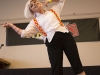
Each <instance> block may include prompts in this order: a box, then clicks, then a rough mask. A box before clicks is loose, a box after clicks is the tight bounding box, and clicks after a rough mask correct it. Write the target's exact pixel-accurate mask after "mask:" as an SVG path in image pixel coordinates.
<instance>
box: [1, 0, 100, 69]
mask: <svg viewBox="0 0 100 75" xmlns="http://www.w3.org/2000/svg"><path fill="white" fill-rule="evenodd" d="M26 1H27V0H0V11H1V12H0V24H2V23H4V22H9V21H10V22H13V23H21V22H28V21H29V20H27V19H25V18H24V15H23V11H24V10H23V9H24V5H25V3H26ZM99 3H100V0H84V1H82V0H67V1H66V4H65V6H64V9H63V11H62V13H61V18H62V19H75V18H90V17H98V18H99V17H100V9H99V7H100V5H99ZM50 6H51V5H50ZM73 13H75V14H73ZM12 39H13V38H12ZM5 42H6V33H5V29H4V28H3V27H2V26H1V25H0V44H2V43H3V44H5ZM99 45H100V42H99V41H98V42H78V43H77V46H78V49H79V53H80V58H81V61H82V63H83V65H84V66H94V65H100V58H99V57H100V46H99ZM0 58H3V59H5V60H7V61H9V62H11V66H10V67H9V68H40V67H50V64H49V60H48V55H47V50H46V47H45V45H44V44H40V45H23V46H4V47H2V49H1V50H0ZM66 66H70V64H69V62H68V60H67V58H66V56H65V55H64V67H66Z"/></svg>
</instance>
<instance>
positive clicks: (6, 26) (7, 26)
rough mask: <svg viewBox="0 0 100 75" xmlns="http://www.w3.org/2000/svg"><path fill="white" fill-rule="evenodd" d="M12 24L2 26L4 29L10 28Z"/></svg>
mask: <svg viewBox="0 0 100 75" xmlns="http://www.w3.org/2000/svg"><path fill="white" fill-rule="evenodd" d="M12 25H13V24H12V23H4V24H3V25H2V26H3V27H4V28H10V27H11V26H12Z"/></svg>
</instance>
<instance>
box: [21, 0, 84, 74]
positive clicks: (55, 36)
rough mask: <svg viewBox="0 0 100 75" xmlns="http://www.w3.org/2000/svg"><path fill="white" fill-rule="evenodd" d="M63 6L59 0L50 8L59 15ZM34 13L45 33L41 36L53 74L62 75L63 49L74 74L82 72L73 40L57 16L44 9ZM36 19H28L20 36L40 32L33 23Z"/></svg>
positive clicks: (62, 1) (29, 35) (62, 0)
mask: <svg viewBox="0 0 100 75" xmlns="http://www.w3.org/2000/svg"><path fill="white" fill-rule="evenodd" d="M63 6H64V0H60V1H59V2H58V3H57V4H56V5H54V6H53V7H52V8H51V9H53V10H54V11H55V13H56V14H57V15H58V17H60V13H61V10H62V8H63ZM35 15H37V17H36V20H37V22H38V24H39V25H40V27H41V28H42V29H43V31H44V32H45V33H46V36H44V35H43V36H42V37H43V40H44V43H45V45H46V47H47V51H48V56H49V60H50V63H51V68H52V73H53V75H63V51H64V52H65V55H66V56H67V57H68V60H69V62H70V64H71V66H72V68H73V70H74V72H75V74H79V73H81V72H83V69H82V64H81V61H80V58H79V54H78V49H77V46H76V43H75V40H74V38H73V36H72V35H71V33H70V32H69V31H68V29H66V27H65V26H62V25H61V23H60V22H59V20H58V19H57V16H55V14H54V13H52V12H51V11H46V12H45V13H44V14H40V13H35ZM36 20H33V19H32V20H31V21H30V23H29V25H28V26H27V27H26V29H25V30H23V32H22V35H21V37H26V36H28V37H31V36H33V35H35V34H37V33H38V32H40V31H39V30H38V28H37V26H36V25H35V24H36V23H35V21H36Z"/></svg>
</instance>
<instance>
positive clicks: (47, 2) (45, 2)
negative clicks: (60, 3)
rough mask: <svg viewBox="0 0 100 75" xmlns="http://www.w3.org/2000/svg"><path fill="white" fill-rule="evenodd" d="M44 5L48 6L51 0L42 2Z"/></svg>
mask: <svg viewBox="0 0 100 75" xmlns="http://www.w3.org/2000/svg"><path fill="white" fill-rule="evenodd" d="M41 3H42V4H43V5H44V6H46V7H48V4H49V3H50V1H49V0H45V1H42V2H41Z"/></svg>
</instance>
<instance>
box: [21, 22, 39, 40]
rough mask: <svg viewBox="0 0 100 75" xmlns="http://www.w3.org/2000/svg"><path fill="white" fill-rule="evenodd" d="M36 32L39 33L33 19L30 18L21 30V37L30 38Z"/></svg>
mask: <svg viewBox="0 0 100 75" xmlns="http://www.w3.org/2000/svg"><path fill="white" fill-rule="evenodd" d="M37 33H39V31H38V29H37V28H36V26H35V24H34V21H33V20H31V21H30V23H29V24H28V26H27V27H26V28H25V29H24V30H22V34H21V37H22V38H30V37H32V36H34V35H36V34H37Z"/></svg>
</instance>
